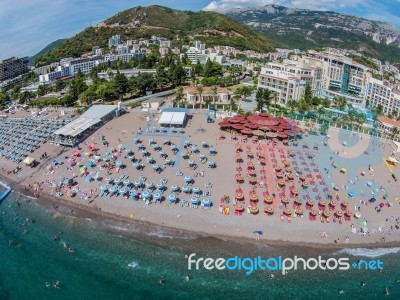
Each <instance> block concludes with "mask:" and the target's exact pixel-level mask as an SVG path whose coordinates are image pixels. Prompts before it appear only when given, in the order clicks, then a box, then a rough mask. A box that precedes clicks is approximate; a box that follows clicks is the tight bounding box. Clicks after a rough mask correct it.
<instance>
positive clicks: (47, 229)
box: [0, 188, 400, 300]
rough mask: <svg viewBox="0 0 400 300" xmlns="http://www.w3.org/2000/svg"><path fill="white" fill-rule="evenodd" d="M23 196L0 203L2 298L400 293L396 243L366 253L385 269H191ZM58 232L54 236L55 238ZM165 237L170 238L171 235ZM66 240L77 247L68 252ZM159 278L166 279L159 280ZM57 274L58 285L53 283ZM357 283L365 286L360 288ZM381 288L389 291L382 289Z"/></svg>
mask: <svg viewBox="0 0 400 300" xmlns="http://www.w3.org/2000/svg"><path fill="white" fill-rule="evenodd" d="M1 191H2V189H1V188H0V192H1ZM17 198H18V202H19V203H20V205H19V206H18V205H16V200H17ZM25 199H26V198H24V197H23V196H20V195H18V194H16V193H12V194H11V195H10V196H9V197H8V198H7V199H6V200H5V201H4V202H3V203H2V204H1V205H0V255H1V258H0V299H2V300H3V299H335V298H339V297H340V298H345V299H380V298H385V299H400V283H397V282H396V281H397V280H399V279H400V270H399V266H400V262H399V261H400V260H399V252H398V249H378V250H369V251H367V252H366V253H365V254H366V255H367V256H368V257H379V258H380V259H381V260H382V261H383V262H384V270H383V272H379V271H376V270H374V271H355V270H353V269H351V270H349V271H291V272H289V274H288V275H286V276H283V275H281V274H280V273H279V272H274V274H275V277H274V278H273V279H270V278H269V275H270V274H271V272H266V271H255V272H254V273H253V274H251V275H250V276H247V275H246V274H245V272H244V271H228V270H223V271H217V270H212V271H206V270H204V269H201V270H198V271H196V270H191V271H189V270H188V268H187V260H186V259H185V254H187V253H183V252H181V251H180V250H171V249H173V247H159V246H154V245H152V244H149V243H143V242H141V241H137V240H133V239H131V238H127V237H124V236H122V235H120V234H118V233H117V232H113V231H112V230H105V229H104V228H103V227H102V226H100V225H99V224H98V223H97V221H94V220H90V219H84V218H82V219H80V218H74V217H70V216H64V215H61V214H59V213H57V212H56V211H54V210H51V209H46V208H44V207H42V206H40V205H38V204H36V203H35V202H34V201H32V202H30V203H26V202H25ZM56 235H57V236H58V237H59V239H57V240H54V239H53V237H54V236H56ZM167 239H168V243H170V244H171V245H173V244H174V239H171V237H170V236H169V235H168V237H167ZM188 242H190V240H188ZM68 247H71V248H73V249H74V250H75V253H73V254H71V253H68ZM246 247H256V246H254V244H253V245H249V246H246ZM292 248H293V247H292ZM268 249H270V250H268V251H270V252H271V254H272V253H273V254H275V255H276V254H278V253H279V254H282V255H284V254H285V253H283V252H284V251H285V250H284V249H285V248H280V249H278V248H273V247H270V248H268ZM291 250H292V251H293V249H291ZM202 251H203V253H207V255H209V256H213V255H214V254H215V253H218V255H220V253H221V252H222V253H224V251H226V253H227V254H228V252H230V249H224V247H223V244H222V246H221V243H218V249H214V248H213V246H207V249H206V250H204V249H202ZM363 254H364V250H362V249H347V250H342V251H340V252H339V253H338V251H336V252H335V253H334V251H333V252H332V255H336V256H337V255H343V256H346V257H352V255H355V257H353V258H354V259H357V258H361V257H360V255H363ZM215 255H217V254H215ZM186 276H189V278H190V280H189V281H187V278H186ZM161 278H162V279H164V280H165V285H161V284H160V282H159V281H160V279H161ZM56 281H59V288H54V287H53V284H54V283H55V282H56ZM361 282H365V283H366V285H365V286H364V287H360V283H361ZM46 285H48V286H46ZM386 287H388V288H389V290H390V296H385V288H386ZM339 290H343V291H344V294H339Z"/></svg>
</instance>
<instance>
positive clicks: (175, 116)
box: [158, 112, 186, 127]
mask: <svg viewBox="0 0 400 300" xmlns="http://www.w3.org/2000/svg"><path fill="white" fill-rule="evenodd" d="M185 119H186V113H185V112H163V113H162V114H161V117H160V119H159V120H158V124H159V125H161V126H171V125H172V126H180V127H183V125H184V123H185Z"/></svg>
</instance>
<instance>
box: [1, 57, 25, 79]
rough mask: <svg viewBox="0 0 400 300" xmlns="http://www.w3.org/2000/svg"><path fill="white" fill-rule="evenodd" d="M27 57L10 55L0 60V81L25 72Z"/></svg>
mask: <svg viewBox="0 0 400 300" xmlns="http://www.w3.org/2000/svg"><path fill="white" fill-rule="evenodd" d="M28 64H29V57H22V58H16V57H11V58H8V59H5V60H0V81H3V80H7V79H12V78H14V77H17V76H18V75H22V74H25V73H27V72H28V71H29V70H28Z"/></svg>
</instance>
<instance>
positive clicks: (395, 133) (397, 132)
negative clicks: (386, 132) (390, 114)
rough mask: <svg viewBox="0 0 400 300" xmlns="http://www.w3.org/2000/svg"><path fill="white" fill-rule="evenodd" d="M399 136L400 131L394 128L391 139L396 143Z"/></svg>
mask: <svg viewBox="0 0 400 300" xmlns="http://www.w3.org/2000/svg"><path fill="white" fill-rule="evenodd" d="M398 134H399V129H398V128H397V127H392V130H391V131H390V139H391V140H393V141H394V140H395V139H396V137H397V135H398Z"/></svg>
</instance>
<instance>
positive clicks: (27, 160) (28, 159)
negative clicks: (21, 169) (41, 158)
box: [23, 156, 35, 165]
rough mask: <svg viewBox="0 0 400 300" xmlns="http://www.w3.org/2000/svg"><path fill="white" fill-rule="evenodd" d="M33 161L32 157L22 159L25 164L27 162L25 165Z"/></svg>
mask: <svg viewBox="0 0 400 300" xmlns="http://www.w3.org/2000/svg"><path fill="white" fill-rule="evenodd" d="M34 161H35V159H34V158H33V157H29V156H28V157H26V158H25V159H24V161H23V162H24V163H25V164H27V165H30V164H32V163H33V162H34Z"/></svg>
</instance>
